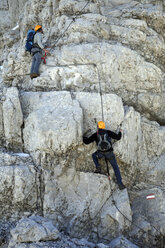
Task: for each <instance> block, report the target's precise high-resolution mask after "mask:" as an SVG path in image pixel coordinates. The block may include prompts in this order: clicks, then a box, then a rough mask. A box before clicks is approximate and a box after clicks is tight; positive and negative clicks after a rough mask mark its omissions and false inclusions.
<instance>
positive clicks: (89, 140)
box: [83, 129, 121, 151]
mask: <svg viewBox="0 0 165 248" xmlns="http://www.w3.org/2000/svg"><path fill="white" fill-rule="evenodd" d="M99 130H100V129H99ZM104 130H105V129H104ZM106 131H107V133H108V135H109V137H110V138H112V139H116V140H120V139H121V132H119V133H118V134H116V133H114V132H112V131H110V130H106ZM94 141H95V142H96V144H97V143H98V141H97V132H96V133H94V134H92V135H91V136H90V137H86V136H83V142H84V143H85V144H86V145H87V144H90V143H92V142H94ZM110 151H113V148H111V149H110Z"/></svg>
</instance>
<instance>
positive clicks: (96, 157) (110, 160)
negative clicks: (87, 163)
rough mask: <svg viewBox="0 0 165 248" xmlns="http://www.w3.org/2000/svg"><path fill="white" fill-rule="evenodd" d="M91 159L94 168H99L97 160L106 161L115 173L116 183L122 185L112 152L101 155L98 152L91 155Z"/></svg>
mask: <svg viewBox="0 0 165 248" xmlns="http://www.w3.org/2000/svg"><path fill="white" fill-rule="evenodd" d="M92 158H93V162H94V163H95V165H96V168H98V167H99V166H100V165H99V161H98V159H101V158H105V159H107V160H108V161H109V162H110V164H111V165H112V167H113V170H114V172H115V176H116V179H117V183H118V184H121V183H122V178H121V174H120V170H119V167H118V164H117V161H116V158H115V155H114V153H113V152H107V153H102V152H100V151H96V152H94V153H93V154H92Z"/></svg>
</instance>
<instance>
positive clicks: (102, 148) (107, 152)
mask: <svg viewBox="0 0 165 248" xmlns="http://www.w3.org/2000/svg"><path fill="white" fill-rule="evenodd" d="M97 127H98V131H97V132H96V133H94V134H93V135H91V136H90V137H86V136H85V135H84V136H83V142H84V143H85V144H90V143H92V142H93V141H95V142H96V144H97V151H96V152H94V153H93V154H92V158H93V161H94V163H95V165H96V170H95V173H101V166H100V164H99V162H98V159H101V158H105V159H107V160H108V161H109V162H110V164H111V165H112V167H113V170H114V172H115V175H116V179H117V184H118V186H119V189H120V190H122V189H125V186H124V184H123V183H122V178H121V174H120V170H119V167H118V164H117V161H116V158H115V155H114V153H113V147H112V143H111V138H112V139H116V140H120V139H121V130H120V131H119V133H118V134H116V133H114V132H112V131H110V130H106V129H105V123H104V122H103V121H99V122H98V124H97Z"/></svg>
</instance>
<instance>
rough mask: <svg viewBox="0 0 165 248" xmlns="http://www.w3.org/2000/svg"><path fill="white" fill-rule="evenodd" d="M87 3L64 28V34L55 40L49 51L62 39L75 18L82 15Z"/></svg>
mask: <svg viewBox="0 0 165 248" xmlns="http://www.w3.org/2000/svg"><path fill="white" fill-rule="evenodd" d="M89 3H90V0H88V1H87V3H86V4H85V5H84V7H83V8H82V9H81V10H80V11H79V12H78V13H77V14H76V15H75V17H73V18H72V21H71V22H70V23H69V25H68V26H67V27H66V29H65V30H64V32H63V33H62V34H61V35H60V36H59V37H58V38H57V40H56V41H55V43H54V45H53V46H51V49H52V48H53V47H55V46H56V45H57V43H58V42H59V40H60V39H61V38H63V37H64V35H65V33H66V32H67V31H68V29H69V28H70V26H71V25H72V23H73V22H75V20H76V19H77V17H78V16H79V15H81V14H82V12H83V10H84V9H85V8H86V7H87V6H88V4H89Z"/></svg>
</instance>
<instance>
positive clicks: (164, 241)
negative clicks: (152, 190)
mask: <svg viewBox="0 0 165 248" xmlns="http://www.w3.org/2000/svg"><path fill="white" fill-rule="evenodd" d="M105 163H106V166H107V173H108V180H109V185H110V190H111V191H112V194H111V196H112V203H113V204H114V206H115V207H116V209H117V211H118V212H119V213H120V214H121V215H122V216H123V217H124V218H125V219H126V220H127V221H128V222H130V223H131V224H132V225H134V226H135V227H137V228H138V229H139V230H141V231H143V233H147V232H146V231H145V230H143V229H142V228H141V227H140V226H138V225H137V224H135V223H133V222H132V221H131V220H130V219H129V218H128V217H127V216H126V215H125V214H123V213H122V212H121V210H120V209H119V208H118V206H117V204H116V201H115V199H114V196H113V188H112V182H111V178H110V173H109V167H108V161H107V159H105ZM152 195H153V194H152ZM150 225H151V226H152V227H153V228H154V229H155V230H156V231H157V232H158V233H159V234H160V235H161V237H162V238H163V239H162V246H161V247H160V248H164V247H165V246H164V245H165V236H164V235H163V234H162V232H161V231H159V230H158V229H157V228H156V227H155V226H154V225H153V224H151V223H150ZM147 234H148V235H149V236H151V237H153V238H155V237H154V236H153V235H152V234H150V233H149V232H148V233H147Z"/></svg>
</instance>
